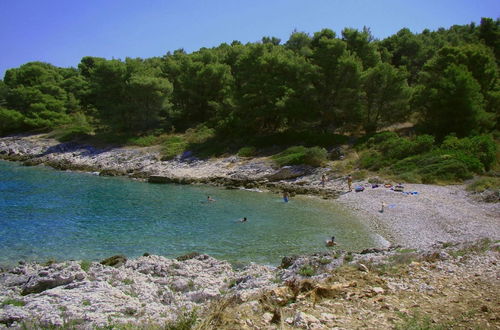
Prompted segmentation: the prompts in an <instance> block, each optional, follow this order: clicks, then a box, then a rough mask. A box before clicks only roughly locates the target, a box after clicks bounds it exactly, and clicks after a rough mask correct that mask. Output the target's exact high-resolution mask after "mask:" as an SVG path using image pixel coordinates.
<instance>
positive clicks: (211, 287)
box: [0, 240, 500, 329]
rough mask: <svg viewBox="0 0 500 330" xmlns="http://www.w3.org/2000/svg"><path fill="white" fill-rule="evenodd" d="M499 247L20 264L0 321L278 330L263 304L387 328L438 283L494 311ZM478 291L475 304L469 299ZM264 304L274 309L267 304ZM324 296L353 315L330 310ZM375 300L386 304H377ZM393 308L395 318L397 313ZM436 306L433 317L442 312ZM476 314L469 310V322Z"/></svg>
mask: <svg viewBox="0 0 500 330" xmlns="http://www.w3.org/2000/svg"><path fill="white" fill-rule="evenodd" d="M499 252H500V243H494V242H491V241H488V240H481V241H476V242H469V243H467V244H451V245H450V244H436V245H435V246H434V247H433V248H431V249H426V250H413V249H403V248H398V247H391V248H386V249H366V250H364V251H361V252H360V253H350V252H345V251H342V250H332V251H330V252H326V253H316V254H312V255H307V256H295V257H285V258H283V260H282V262H281V265H280V266H279V267H267V266H262V265H258V264H253V263H252V264H250V265H248V266H246V267H244V268H243V269H236V268H234V267H233V266H231V265H230V264H229V263H228V262H227V261H221V260H217V259H215V258H212V257H210V256H208V255H205V254H189V255H185V256H181V257H177V258H175V259H169V258H165V257H163V256H157V255H144V256H142V257H138V258H133V259H128V260H127V259H126V258H124V257H121V256H113V257H110V258H108V259H105V260H103V261H101V262H88V261H66V262H59V263H46V264H37V263H21V264H19V265H17V266H16V267H14V268H12V269H9V270H0V328H3V327H15V328H19V327H22V328H41V327H42V328H43V327H54V326H55V327H70V328H73V327H76V328H82V329H93V328H95V327H114V326H117V327H119V326H120V325H122V326H124V325H127V326H129V327H136V326H140V327H141V328H143V327H144V326H146V328H150V327H151V328H154V329H157V328H165V325H169V324H176V322H182V321H185V319H186V317H187V316H190V315H191V316H192V317H193V319H192V322H193V325H194V324H195V323H197V325H198V327H197V328H196V329H206V327H204V324H205V322H208V321H209V320H211V319H212V317H213V313H215V315H220V313H225V314H227V315H226V316H225V318H224V322H225V325H224V323H223V324H219V325H214V326H213V327H209V328H210V329H235V328H241V327H245V326H250V328H259V329H261V328H267V327H270V329H278V327H277V326H276V324H275V323H276V322H275V321H273V316H272V315H273V313H274V312H273V310H281V315H282V317H281V321H282V322H285V323H288V325H290V326H295V327H298V328H309V327H308V324H309V323H315V324H316V327H315V328H319V329H329V328H332V327H334V326H343V327H346V328H352V327H354V328H359V327H362V325H357V322H359V321H358V320H359V318H358V317H357V315H356V314H357V313H360V312H361V313H367V314H366V317H367V321H368V320H369V322H370V324H372V328H388V327H391V326H390V325H391V324H394V322H395V321H397V320H398V319H402V320H404V317H405V315H410V314H409V313H408V312H404V311H405V310H407V308H412V309H414V308H415V304H416V300H415V299H417V300H419V301H420V304H422V305H429V306H430V308H429V313H432V311H435V309H436V308H437V307H439V306H442V304H443V300H442V299H443V298H442V296H443V295H442V294H441V293H442V292H443V290H446V292H447V294H446V295H444V296H445V297H447V298H446V300H447V302H448V303H456V302H457V300H456V299H457V298H461V297H464V295H466V296H467V299H466V300H465V306H464V307H463V308H465V310H464V311H458V312H457V313H458V315H460V314H461V313H463V312H466V311H467V310H468V309H467V308H469V304H470V303H471V301H473V300H471V299H476V300H474V301H477V304H482V305H487V307H488V309H486V308H483V307H481V311H482V312H483V315H484V312H488V314H491V317H495V316H494V315H495V314H496V315H498V314H497V311H498V304H494V302H495V301H496V300H495V298H496V297H497V293H498V290H499V288H500V287H499V286H498V276H499V274H498V266H497V264H498V262H499ZM389 270H390V271H389ZM479 279H480V281H478V280H479ZM294 290H295V291H294ZM297 290H298V291H297ZM294 292H295V293H294ZM478 292H480V295H481V297H486V300H485V301H483V300H481V299H480V300H478V296H477V295H478ZM317 294H319V295H320V296H319V298H321V299H319V300H317V299H318V298H317V297H316V296H315V295H317ZM455 296H456V297H457V298H455ZM352 297H354V298H355V299H354V300H353V299H352ZM433 297H434V298H433ZM373 298H375V300H373ZM432 300H436V301H435V302H432ZM448 300H449V301H448ZM353 302H354V303H355V304H354V305H352V303H353ZM490 302H491V303H490ZM269 303H271V304H272V305H271V306H274V307H273V308H275V309H271V310H269ZM332 303H334V304H336V305H339V306H350V307H349V309H352V310H354V311H356V312H355V313H354V315H353V313H351V312H349V311H348V310H346V309H344V308H343V309H341V310H338V309H337V308H333V305H332ZM360 303H363V305H364V307H362V308H361V309H360V306H359V304H360ZM380 303H384V304H385V305H384V306H388V307H384V308H381V307H380V306H381V305H380ZM221 304H222V306H223V307H221ZM387 304H389V305H387ZM351 305H352V306H351ZM444 305H447V303H446V304H444ZM417 307H420V306H417ZM422 307H423V306H422ZM214 308H215V309H216V311H215V312H214ZM371 309H373V311H370V310H371ZM235 310H236V311H238V312H237V313H236V312H235ZM401 311H402V312H403V314H404V315H403V314H398V313H400V312H401ZM426 312H427V311H426ZM437 312H438V313H437V317H440V316H442V315H447V313H442V312H441V311H437ZM331 313H334V314H331ZM382 314H383V315H384V317H383V319H381V318H380V317H379V316H380V315H382ZM297 315H299V316H300V317H298V316H297ZM307 315H313V318H310V319H309V318H308V317H307ZM333 315H335V316H334V317H333ZM374 316H375V317H374ZM489 317H490V316H489ZM304 318H307V320H306V324H304V323H303V321H304ZM482 319H483V317H482V316H481V315H478V316H476V319H475V320H479V321H480V320H482ZM207 320H208V321H207ZM490 320H493V322H494V321H496V320H497V318H496V317H495V318H491V319H490ZM498 320H500V319H498ZM219 321H220V322H222V321H223V320H222V319H220V320H219ZM380 322H383V323H382V324H381V323H380ZM349 324H350V325H351V326H349ZM365 325H366V324H365ZM252 326H253V327H252ZM167 328H168V327H167Z"/></svg>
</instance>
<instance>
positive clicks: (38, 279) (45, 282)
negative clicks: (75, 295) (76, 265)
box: [21, 273, 75, 296]
mask: <svg viewBox="0 0 500 330" xmlns="http://www.w3.org/2000/svg"><path fill="white" fill-rule="evenodd" d="M74 280H75V276H74V275H73V274H64V273H55V274H45V273H44V274H42V276H40V275H38V276H32V277H31V278H30V279H29V280H28V282H26V284H25V285H24V286H23V289H22V291H21V295H23V296H25V295H27V294H30V293H40V292H43V291H45V290H49V289H52V288H55V287H58V286H61V285H66V284H69V283H71V282H73V281H74Z"/></svg>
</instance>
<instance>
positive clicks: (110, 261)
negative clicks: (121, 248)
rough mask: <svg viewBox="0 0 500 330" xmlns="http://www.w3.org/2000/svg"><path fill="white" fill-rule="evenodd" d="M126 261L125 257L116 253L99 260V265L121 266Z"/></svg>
mask: <svg viewBox="0 0 500 330" xmlns="http://www.w3.org/2000/svg"><path fill="white" fill-rule="evenodd" d="M126 262H127V258H126V257H125V256H122V255H116V256H112V257H109V258H107V259H104V260H102V261H101V265H104V266H111V267H116V268H118V267H120V266H123V265H124V264H125V263H126Z"/></svg>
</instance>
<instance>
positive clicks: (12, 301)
mask: <svg viewBox="0 0 500 330" xmlns="http://www.w3.org/2000/svg"><path fill="white" fill-rule="evenodd" d="M7 305H12V306H18V307H22V306H24V305H26V303H25V302H24V301H22V300H18V299H12V298H7V299H5V300H4V301H2V303H1V304H0V306H7Z"/></svg>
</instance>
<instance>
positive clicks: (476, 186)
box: [467, 178, 500, 192]
mask: <svg viewBox="0 0 500 330" xmlns="http://www.w3.org/2000/svg"><path fill="white" fill-rule="evenodd" d="M487 189H500V178H480V179H478V180H476V181H474V182H472V183H471V184H469V185H468V186H467V190H468V191H473V192H483V191H485V190H487Z"/></svg>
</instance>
